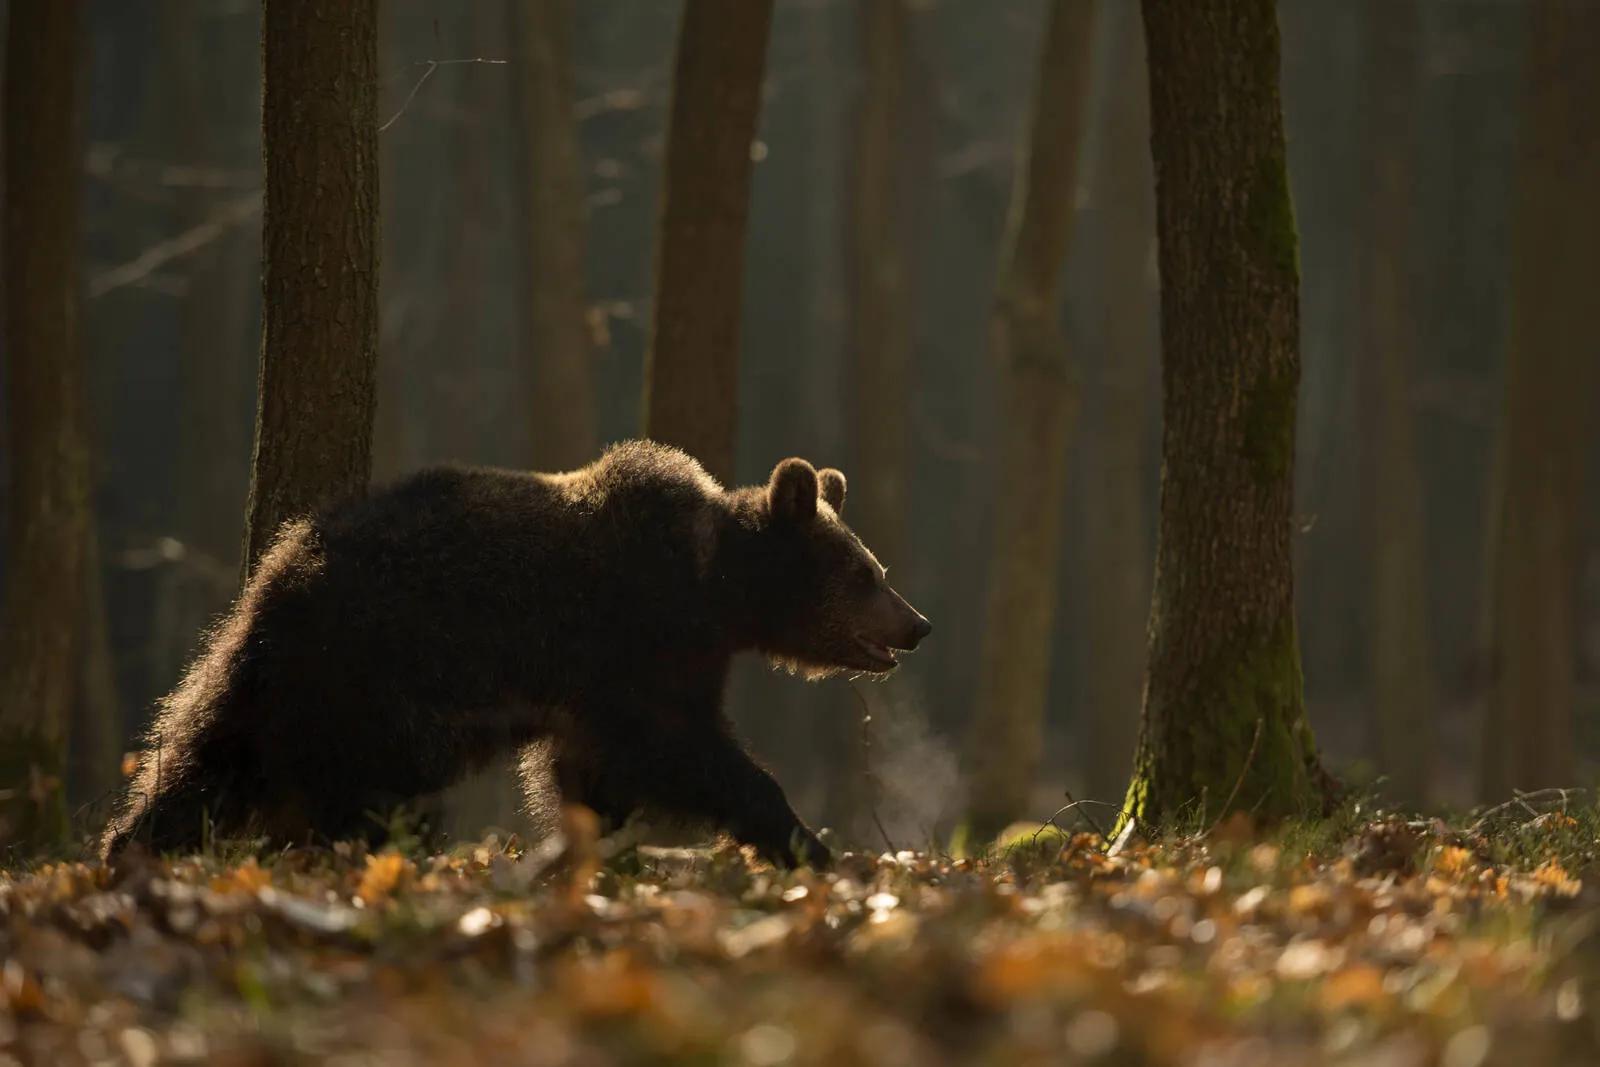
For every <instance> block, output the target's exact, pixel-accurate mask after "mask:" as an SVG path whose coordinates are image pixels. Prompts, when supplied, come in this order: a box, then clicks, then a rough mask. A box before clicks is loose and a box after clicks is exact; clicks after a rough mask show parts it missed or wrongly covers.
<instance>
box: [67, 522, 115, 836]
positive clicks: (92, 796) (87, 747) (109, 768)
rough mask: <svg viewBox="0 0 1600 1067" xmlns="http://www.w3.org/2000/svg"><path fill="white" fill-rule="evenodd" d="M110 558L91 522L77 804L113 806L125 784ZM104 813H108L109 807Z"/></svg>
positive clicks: (75, 736) (76, 728)
mask: <svg viewBox="0 0 1600 1067" xmlns="http://www.w3.org/2000/svg"><path fill="white" fill-rule="evenodd" d="M104 566H105V563H104V557H103V556H102V555H101V553H100V538H99V536H98V534H97V533H96V531H95V529H94V526H93V522H92V520H91V523H90V528H89V543H88V547H87V548H86V550H85V552H84V568H83V602H84V607H83V611H84V616H83V647H82V650H81V651H80V653H79V657H78V658H79V661H80V666H81V677H80V680H79V688H78V699H77V702H76V708H77V714H76V716H75V717H74V720H73V723H72V729H71V736H72V748H71V753H70V754H71V764H72V766H71V782H70V785H71V788H72V790H73V794H74V797H75V798H76V799H74V801H73V803H78V802H79V801H80V800H81V801H83V802H86V803H90V804H96V805H98V804H99V803H100V802H102V801H106V802H109V801H110V799H111V797H112V795H113V793H114V792H115V791H116V787H117V785H118V783H119V782H121V780H122V775H121V767H122V743H123V722H122V702H121V699H120V697H119V696H118V693H117V674H116V661H115V659H114V658H113V656H112V653H111V635H110V633H109V630H108V626H107V619H106V594H105V582H104V581H103V580H102V575H103V573H104ZM99 810H104V809H103V807H102V808H100V809H99Z"/></svg>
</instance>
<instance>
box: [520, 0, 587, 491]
mask: <svg viewBox="0 0 1600 1067" xmlns="http://www.w3.org/2000/svg"><path fill="white" fill-rule="evenodd" d="M509 11H510V15H511V31H512V42H513V46H514V47H515V48H517V49H519V51H520V57H521V63H520V64H519V66H520V71H519V77H518V90H519V95H518V100H519V104H520V107H521V112H522V113H521V118H522V128H523V129H524V130H525V131H526V132H525V135H524V137H523V140H522V144H523V153H524V158H523V173H522V175H521V178H522V196H523V197H524V210H525V211H526V213H527V214H526V223H525V226H526V231H527V232H526V238H525V240H524V242H523V249H524V255H525V259H526V264H527V269H526V278H527V283H528V285H529V287H530V288H529V292H528V299H527V301H526V303H525V305H524V307H525V308H526V314H527V318H528V322H527V327H528V329H527V339H528V348H529V351H528V358H529V360H530V364H531V368H532V371H533V375H532V377H533V402H532V405H531V410H532V413H533V465H534V466H535V467H536V468H538V469H540V470H567V469H570V468H573V467H578V466H582V465H583V464H585V463H588V462H589V461H590V460H592V459H593V458H594V453H595V449H596V448H597V447H598V444H599V440H598V433H597V430H596V428H595V396H594V379H593V352H592V344H591V340H590V333H589V322H588V301H587V299H586V297H585V285H584V279H585V273H584V271H585V256H584V190H583V153H582V150H581V148H580V146H579V144H578V129H577V125H576V120H575V119H574V117H573V113H572V105H573V97H572V0H531V2H528V3H512V4H511V5H510V7H509Z"/></svg>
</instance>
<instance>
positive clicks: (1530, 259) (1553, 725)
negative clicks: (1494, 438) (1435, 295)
mask: <svg viewBox="0 0 1600 1067" xmlns="http://www.w3.org/2000/svg"><path fill="white" fill-rule="evenodd" d="M1530 19H1531V26H1530V43H1529V53H1528V57H1527V59H1526V61H1525V63H1524V69H1525V70H1526V71H1527V78H1528V82H1527V86H1526V90H1525V91H1526V94H1527V95H1526V98H1525V101H1524V118H1523V125H1522V129H1523V143H1524V148H1523V149H1522V152H1521V161H1522V162H1521V165H1520V172H1519V174H1518V178H1517V186H1516V206H1515V211H1516V215H1515V219H1514V222H1513V227H1514V230H1513V237H1512V241H1513V245H1512V282H1511V284H1512V293H1511V326H1510V331H1511V332H1510V351H1509V352H1508V353H1507V357H1506V379H1505V400H1504V404H1505V408H1504V415H1503V416H1502V419H1503V421H1502V423H1501V431H1500V432H1501V456H1500V463H1499V471H1500V475H1501V484H1500V487H1499V489H1498V492H1497V493H1496V496H1497V498H1498V511H1499V513H1498V516H1497V527H1498V529H1497V530H1496V536H1495V540H1494V541H1493V545H1494V549H1493V553H1494V558H1493V564H1492V571H1493V583H1492V595H1493V606H1492V609H1491V610H1492V621H1491V626H1492V635H1491V636H1492V641H1493V647H1494V662H1495V670H1496V679H1495V685H1494V691H1493V694H1492V696H1491V698H1490V708H1489V718H1488V724H1487V729H1486V744H1485V748H1484V754H1485V760H1484V764H1485V765H1484V792H1485V795H1486V796H1488V797H1502V796H1505V795H1506V794H1507V793H1509V792H1510V790H1511V789H1513V788H1521V789H1529V788H1534V787H1537V786H1544V785H1565V784H1568V783H1570V782H1571V781H1572V780H1573V774H1574V772H1575V766H1574V759H1573V749H1574V744H1575V738H1574V733H1573V700H1574V669H1575V664H1574V642H1575V635H1574V631H1573V625H1574V613H1575V610H1576V605H1575V602H1574V591H1575V589H1576V587H1577V568H1578V532H1579V531H1578V525H1579V523H1580V521H1581V516H1582V511H1581V509H1580V508H1579V493H1580V491H1581V488H1582V485H1583V477H1584V464H1583V458H1584V454H1585V445H1586V443H1587V442H1588V440H1589V437H1588V433H1587V431H1588V425H1587V424H1588V422H1589V421H1590V420H1591V419H1592V416H1593V411H1594V393H1595V389H1596V387H1597V385H1600V377H1597V374H1596V370H1595V355H1594V348H1595V346H1594V340H1593V337H1594V327H1593V324H1592V322H1591V321H1590V310H1589V305H1590V304H1591V303H1592V302H1593V299H1594V293H1595V291H1596V289H1597V288H1600V259H1597V254H1596V248H1597V247H1600V205H1597V203H1596V200H1595V196H1594V189H1595V183H1596V181H1597V180H1600V123H1597V122H1596V120H1595V117H1594V102H1595V100H1596V99H1600V68H1597V67H1596V65H1595V63H1594V57H1593V54H1592V52H1593V45H1594V42H1595V41H1597V40H1600V7H1596V6H1595V5H1593V4H1589V3H1579V2H1570V0H1540V2H1539V3H1537V4H1536V5H1535V6H1534V7H1533V9H1532V11H1531V13H1530Z"/></svg>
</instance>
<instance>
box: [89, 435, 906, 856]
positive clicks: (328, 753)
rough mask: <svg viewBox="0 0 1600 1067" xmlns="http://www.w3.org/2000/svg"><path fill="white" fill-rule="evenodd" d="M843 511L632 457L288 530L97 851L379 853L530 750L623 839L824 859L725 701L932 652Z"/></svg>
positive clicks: (409, 486) (804, 481)
mask: <svg viewBox="0 0 1600 1067" xmlns="http://www.w3.org/2000/svg"><path fill="white" fill-rule="evenodd" d="M844 497H845V479H844V476H843V475H842V474H840V473H839V472H838V471H835V470H822V471H820V472H819V471H817V470H815V469H813V468H812V466H811V465H810V464H809V463H807V462H805V461H804V460H801V459H786V460H784V461H783V462H782V463H780V464H778V466H777V468H776V469H775V470H773V472H772V477H771V479H770V480H769V481H768V483H767V484H766V485H764V486H755V487H750V488H743V489H734V490H724V489H723V488H722V487H721V486H720V485H718V484H717V482H716V481H715V480H714V479H712V478H711V476H710V475H708V474H707V473H706V472H705V471H704V470H703V469H702V468H701V467H700V465H699V464H698V463H697V462H695V460H693V459H692V458H690V457H689V456H687V455H685V454H684V453H682V452H680V451H678V450H676V449H673V448H668V447H664V446H662V445H659V444H655V443H652V442H648V441H634V442H629V443H625V444H621V445H617V446H615V447H613V448H611V449H610V450H608V451H607V452H606V453H605V454H604V455H603V456H602V457H601V458H600V459H599V460H598V461H596V462H595V463H593V464H591V465H589V466H587V467H584V468H582V469H580V470H575V471H571V472H567V473H562V474H535V473H526V472H518V471H509V470H494V469H469V468H443V469H435V470H428V471H424V472H422V473H419V474H416V475H414V476H412V477H410V478H408V479H406V480H404V481H401V482H400V483H398V484H397V485H395V486H393V487H391V488H389V489H387V490H384V491H381V492H377V493H374V494H372V495H369V496H366V497H363V498H361V499H357V500H353V501H349V502H346V503H344V504H340V505H337V506H333V507H330V508H328V509H326V510H324V511H322V512H321V513H319V514H317V515H315V516H313V517H311V518H307V519H302V520H297V521H293V522H290V523H287V524H285V526H284V527H283V529H282V530H281V531H280V533H279V535H278V537H277V538H276V540H275V542H274V543H273V545H272V547H271V548H270V549H269V550H268V551H267V553H266V554H265V555H264V556H263V557H262V559H261V561H260V563H259V565H258V566H257V568H256V572H255V574H254V576H253V577H252V578H251V579H250V581H249V583H248V584H247V585H246V587H245V589H244V591H243V593H242V594H241V595H240V597H239V600H238V603H237V604H236V605H235V606H234V608H233V610H232V611H231V612H230V613H229V614H228V615H227V616H226V617H225V618H224V619H223V620H222V621H221V622H220V623H219V624H218V625H217V627H216V628H215V630H214V631H213V632H212V633H211V634H210V636H209V638H208V640H207V643H206V647H205V649H204V650H203V651H202V652H201V654H200V655H199V657H198V658H197V660H196V661H195V663H194V664H193V666H191V668H190V669H189V672H188V674H187V675H186V676H185V678H184V679H183V681H182V682H181V683H180V684H179V686H178V688H177V689H176V690H175V691H174V692H173V693H172V694H171V695H170V696H168V697H167V698H166V699H165V700H164V701H163V703H162V705H161V708H160V711H159V714H158V715H157V717H156V720H155V723H154V725H153V726H152V727H151V729H150V732H149V735H148V738H147V740H146V747H145V752H144V756H143V759H142V762H141V766H140V768H139V771H138V773H137V774H136V776H135V777H134V779H133V781H132V783H131V784H130V787H129V790H128V795H127V797H126V799H125V801H124V804H123V808H122V810H121V811H120V813H119V814H118V815H117V817H116V818H115V819H114V820H113V821H112V823H111V825H110V826H109V827H108V828H107V830H106V833H105V838H104V849H105V851H106V853H107V854H108V855H115V854H116V853H117V852H119V851H120V850H121V849H122V848H124V847H125V846H126V845H128V844H129V843H130V842H133V841H141V842H144V843H145V844H146V845H147V846H149V847H151V848H153V849H156V850H158V851H178V850H189V849H194V848H196V847H198V846H199V845H201V843H202V841H203V836H204V834H205V833H207V832H208V830H209V832H211V833H214V834H216V835H217V836H219V837H226V838H238V837H252V836H266V837H268V838H270V839H272V840H274V841H276V842H280V843H289V844H294V843H305V842H307V841H308V840H333V839H339V838H344V837H350V836H364V837H372V836H374V834H375V829H374V828H375V825H376V823H375V819H374V813H379V812H387V811H390V810H392V809H393V808H394V807H395V806H396V805H400V804H404V803H406V802H408V801H410V800H413V799H415V798H418V797H422V796H425V795H427V794H431V793H434V792H436V791H437V790H439V789H441V788H443V787H445V786H447V785H449V784H450V783H451V782H453V781H456V780H457V779H459V778H461V777H463V776H464V775H466V774H467V773H468V772H470V771H472V770H474V769H476V768H478V767H481V766H483V765H484V764H486V763H488V762H490V761H491V760H494V759H497V758H502V757H506V758H509V756H510V754H511V753H512V752H513V751H515V750H516V749H518V748H524V749H526V750H528V751H529V752H530V753H533V754H543V755H544V756H546V757H549V758H551V759H553V762H554V765H555V766H554V770H555V775H554V777H555V780H556V782H557V783H558V784H559V786H560V788H561V790H562V792H563V795H564V799H567V800H575V801H578V802H581V803H583V804H586V805H588V806H589V807H591V808H593V809H594V810H595V811H596V812H598V813H599V814H600V815H601V816H602V818H604V819H606V820H608V821H610V822H612V823H616V822H619V821H621V820H623V819H625V818H626V817H627V816H628V815H629V814H630V813H631V812H632V811H634V810H635V809H638V808H649V809H652V810H655V811H659V812H663V813H666V814H669V815H672V816H677V817H681V818H686V819H690V820H694V821H700V822H710V823H713V824H715V825H716V826H718V827H720V828H721V829H724V830H726V831H727V832H728V833H730V834H731V835H732V836H733V837H734V838H735V839H737V840H738V841H740V842H743V843H746V844H749V845H752V846H754V847H755V848H756V849H757V850H758V851H759V852H760V853H761V854H763V855H764V856H766V857H768V858H770V859H772V860H773V861H775V862H779V863H784V864H789V865H794V864H795V863H797V862H805V863H811V864H820V863H823V862H825V861H826V860H827V858H828V853H827V850H826V849H825V848H824V846H823V845H822V844H821V843H820V842H819V841H818V840H817V838H816V836H815V835H814V834H813V833H812V832H811V831H810V830H809V829H807V828H806V826H805V825H804V824H803V823H802V822H801V821H800V819H799V818H798V817H797V816H796V815H795V813H794V811H793V810H792V809H791V808H790V806H789V803H788V800H787V798H785V796H784V794H783V790H782V789H780V788H779V787H778V785H777V783H776V782H775V781H773V779H772V777H771V776H770V775H769V774H767V772H766V771H764V770H763V769H762V768H761V767H760V766H758V765H757V764H756V763H755V762H754V761H753V760H752V759H751V758H750V756H748V755H747V754H746V753H745V751H744V749H743V748H742V747H741V745H740V744H739V742H738V741H737V740H736V739H735V737H734V736H733V733H732V730H731V727H730V725H729V722H728V720H727V718H726V716H725V715H724V713H723V709H722V696H723V688H724V682H725V680H726V677H727V673H728V665H729V661H730V659H731V658H732V657H733V656H734V655H735V654H736V653H738V652H740V651H744V650H754V651H758V652H761V653H764V654H765V655H767V656H768V657H770V658H771V659H772V660H773V661H774V662H776V663H778V664H782V665H784V666H787V667H789V668H790V669H792V670H795V671H798V672H800V673H803V674H805V675H806V676H808V677H812V678H816V677H821V676H824V675H828V674H832V673H835V672H840V671H850V672H865V673H883V672H887V671H889V670H892V669H893V668H894V667H895V665H896V661H895V652H896V651H901V650H909V649H913V648H915V647H916V646H917V644H918V643H919V642H920V641H921V640H922V639H923V638H924V637H925V636H927V634H928V632H929V629H930V627H929V625H928V621H927V620H926V619H924V618H923V617H922V615H920V614H919V613H918V612H917V611H916V610H915V609H914V608H912V607H911V605H910V604H908V603H906V601H905V600H904V599H903V598H902V597H901V596H900V595H899V594H898V593H896V592H895V591H894V590H893V589H891V588H890V587H889V585H888V583H887V582H886V581H885V580H884V569H883V567H882V566H880V565H879V563H878V561H877V560H876V559H875V558H874V557H873V555H872V553H871V552H869V551H868V550H867V548H866V547H865V546H864V545H863V544H862V543H861V541H860V540H859V539H858V538H857V537H856V536H855V534H853V533H852V532H851V531H850V529H849V527H847V526H846V525H845V524H844V522H843V521H842V520H841V519H840V512H841V510H842V508H843V506H844ZM531 758H533V757H532V756H530V759H531ZM525 762H526V761H525Z"/></svg>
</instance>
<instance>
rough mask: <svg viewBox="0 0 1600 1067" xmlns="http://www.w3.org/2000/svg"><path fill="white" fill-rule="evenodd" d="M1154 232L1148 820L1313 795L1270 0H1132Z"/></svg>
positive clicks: (1290, 802)
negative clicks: (1144, 85)
mask: <svg viewBox="0 0 1600 1067" xmlns="http://www.w3.org/2000/svg"><path fill="white" fill-rule="evenodd" d="M1143 10H1144V22H1145V44H1146V54H1147V56H1148V62H1149V69H1150V123H1151V150H1152V157H1153V159H1154V161H1155V173H1156V230H1157V235H1158V238H1159V241H1160V256H1159V259H1160V268H1161V342H1162V385H1163V405H1162V417H1163V432H1162V443H1161V458H1162V469H1161V517H1160V526H1159V534H1158V542H1157V549H1156V573H1155V592H1154V596H1153V599H1152V604H1151V619H1150V651H1149V660H1148V668H1147V674H1146V682H1145V700H1144V715H1143V722H1142V724H1141V727H1140V737H1139V750H1138V755H1137V758H1136V760H1135V769H1134V777H1133V781H1132V783H1131V785H1130V786H1129V790H1128V797H1127V800H1126V802H1125V803H1126V807H1127V808H1128V809H1129V811H1130V812H1131V813H1132V814H1133V815H1134V816H1135V817H1136V818H1137V819H1138V820H1139V821H1140V822H1141V823H1144V824H1149V823H1152V822H1155V823H1161V822H1169V821H1172V820H1174V819H1175V818H1177V817H1180V816H1186V815H1188V816H1193V815H1196V814H1197V815H1198V817H1199V818H1200V819H1202V820H1210V819H1216V818H1218V817H1221V816H1222V815H1224V814H1226V812H1227V810H1230V809H1237V810H1242V811H1248V812H1255V813H1257V814H1258V815H1260V816H1263V817H1273V816H1285V815H1294V814H1300V813H1306V812H1311V811H1317V810H1320V809H1321V808H1322V806H1323V804H1324V801H1325V784H1324V782H1325V776H1324V774H1323V772H1322V769H1321V765H1320V763H1319V761H1318V758H1317V752H1316V745H1315V742H1314V740H1313V738H1312V735H1311V727H1310V725H1309V723H1308V722H1307V720H1306V714H1305V704H1304V695H1303V687H1302V684H1301V677H1300V652H1299V646H1298V641H1297V638H1296V633H1295V617H1294V572H1293V568H1292V566H1291V560H1290V539H1291V534H1292V518H1293V505H1294V494H1293V482H1294V443H1295V398H1296V392H1297V390H1298V387H1299V381H1300V351H1299V264H1298V251H1297V248H1296V235H1295V227H1294V213H1293V208H1292V206H1291V204H1290V197H1289V181H1288V167H1287V162H1286V159H1285V153H1284V139H1283V116H1282V110H1281V106H1280V103H1279V97H1278V69H1279V58H1278V26H1277V17H1276V13H1275V11H1274V5H1273V2H1272V0H1216V2H1214V3H1209V4H1194V3H1191V2H1190V0H1144V8H1143Z"/></svg>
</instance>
